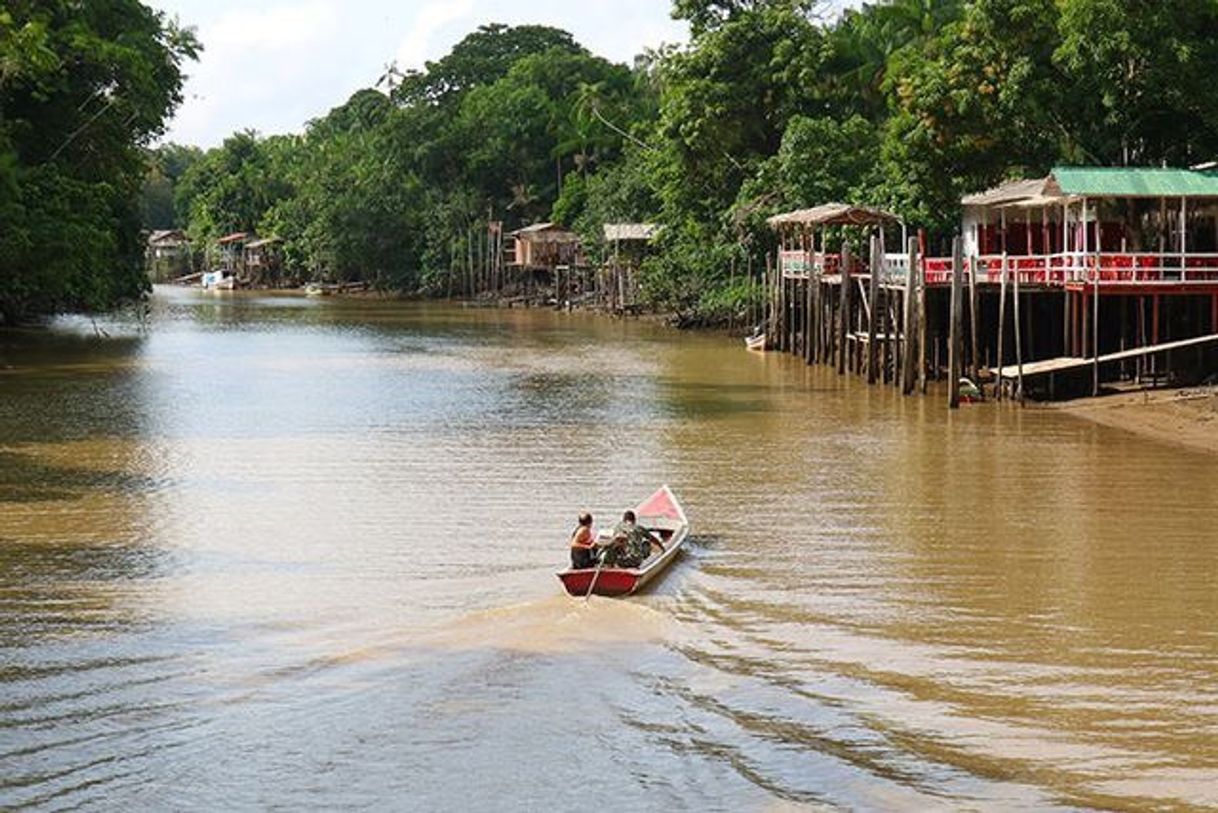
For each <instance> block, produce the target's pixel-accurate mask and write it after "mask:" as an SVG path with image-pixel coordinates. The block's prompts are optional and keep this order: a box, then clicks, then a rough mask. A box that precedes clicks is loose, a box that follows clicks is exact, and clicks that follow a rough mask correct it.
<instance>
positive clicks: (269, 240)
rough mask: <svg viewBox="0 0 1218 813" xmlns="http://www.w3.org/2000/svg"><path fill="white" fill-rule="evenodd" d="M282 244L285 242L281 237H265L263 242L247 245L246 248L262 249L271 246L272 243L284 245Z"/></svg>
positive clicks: (257, 241)
mask: <svg viewBox="0 0 1218 813" xmlns="http://www.w3.org/2000/svg"><path fill="white" fill-rule="evenodd" d="M282 242H283V240H282V239H281V238H279V237H265V238H263V239H261V240H254V241H253V242H250V243H246V244H245V247H246V248H262V247H263V246H269V245H271V244H272V243H282Z"/></svg>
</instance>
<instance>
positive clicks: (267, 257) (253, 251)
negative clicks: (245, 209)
mask: <svg viewBox="0 0 1218 813" xmlns="http://www.w3.org/2000/svg"><path fill="white" fill-rule="evenodd" d="M282 242H283V240H281V239H280V238H278V237H263V238H257V239H252V240H250V241H249V242H247V243H246V244H245V252H244V257H243V258H242V261H243V266H244V268H245V274H246V276H247V277H248V280H249V281H250V282H253V283H256V284H261V285H273V284H275V283H278V282H279V281H280V276H281V273H282V268H283V263H282V255H281V253H280V251H279V245H280V244H281V243H282Z"/></svg>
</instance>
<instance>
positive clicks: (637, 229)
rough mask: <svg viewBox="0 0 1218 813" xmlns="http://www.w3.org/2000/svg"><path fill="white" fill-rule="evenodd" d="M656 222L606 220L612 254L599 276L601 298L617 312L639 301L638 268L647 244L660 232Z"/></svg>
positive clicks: (627, 308) (605, 304)
mask: <svg viewBox="0 0 1218 813" xmlns="http://www.w3.org/2000/svg"><path fill="white" fill-rule="evenodd" d="M659 232H660V227H659V226H657V225H655V224H653V223H606V224H605V225H604V235H605V244H606V245H607V246H608V247H609V250H610V251H609V256H608V257H607V258H606V260H605V264H604V265H603V266H602V268H601V272H600V275H599V279H598V280H597V293H598V299H599V300H600V301H601V304H602V305H603V307H605V308H606V309H608V310H611V311H615V312H622V311H627V310H631V309H633V308H634V307H635V304H636V303H637V301H638V291H639V288H638V271H639V267H640V266H641V265H642V262H643V258H644V257H645V256H646V252H647V246H648V245H649V244H650V243H651V241H652V240H653V239H655V237H656V235H657V234H659Z"/></svg>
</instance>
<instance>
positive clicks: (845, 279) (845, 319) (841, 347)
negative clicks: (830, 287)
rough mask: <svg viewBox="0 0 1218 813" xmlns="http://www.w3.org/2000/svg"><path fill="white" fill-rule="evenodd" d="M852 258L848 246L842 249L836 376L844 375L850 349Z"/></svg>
mask: <svg viewBox="0 0 1218 813" xmlns="http://www.w3.org/2000/svg"><path fill="white" fill-rule="evenodd" d="M853 264H854V258H853V257H852V256H851V254H850V246H848V245H847V246H843V247H842V269H841V283H840V288H841V293H840V294H839V296H838V304H837V309H838V320H837V348H836V349H837V374H838V375H845V374H846V361H847V359H848V356H849V353H850V348H849V346H848V342H847V341H846V336H847V335H848V334H849V330H850V299H851V296H850V271H851V266H852V265H853Z"/></svg>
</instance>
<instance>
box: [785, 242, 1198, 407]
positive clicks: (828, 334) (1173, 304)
mask: <svg viewBox="0 0 1218 813" xmlns="http://www.w3.org/2000/svg"><path fill="white" fill-rule="evenodd" d="M961 248H962V245H961V240H960V238H956V239H955V241H954V243H953V250H952V257H951V260H950V269H948V270H947V273H946V278H944V277H943V275H941V276H940V277H939V278H938V279H936V284H934V285H927V284H926V275H925V273H924V272H923V268H924V262H923V257H922V251H921V249H920V241H919V240H918V239H917V238H911V239H910V240H909V241H908V245H907V247H906V249H907V250H906V252H905V253H904V255H893V254H887V255H886V254H885V253H884V249H883V243H882V240H881V238H880V237H875V238H873V239H872V240H871V242H870V245H869V246H868V249H869V250H868V251H867V254H866V256H863V257H859V256H856V255H855V254H854V253H853V252H852V250H851V249H850V247H849V245H846V246H843V248H842V251H841V255H840V261H839V263H838V268H837V271H838V273H836V274H831V275H830V274H824V273H823V270H824V269H823V268H822V267H821V266H820V265H819V264H817V263H814V262H808V263H807V272H806V274H802V275H798V274H787V275H784V274H783V273H782V267H781V263H780V262H772V263H768V264H767V265H768V271H767V274H768V280H767V282H768V285H769V289H768V290H769V296H768V300H769V301H768V303H767V305H768V310H769V314H770V318H769V319H767V320H766V326H767V344H768V345H769V346H770V347H771V348H772V349H776V350H779V351H782V352H787V353H792V354H794V355H796V356H798V357H800V358H802V359H803V360H804V361H805V362H806V363H807V364H823V365H828V366H832V367H834V368H836V370H837V372H838V373H839V374H841V375H845V374H847V373H850V374H854V375H858V376H865V377H866V379H867V381H868V382H869V383H872V384H884V385H889V386H894V387H899V388H900V389H901V391H902V392H903V393H905V394H913V393H915V392H917V393H923V394H924V393H926V392H927V388H928V381H936V380H945V381H946V382H947V384H948V386H947V387H946V390H947V393H946V394H947V401H948V405H949V406H950V407H953V408H954V407H956V406H958V405H959V403H960V402H961V380H962V379H966V384H967V383H969V382H975V383H976V384H978V385H980V386H981V387H983V388H985V389H987V390H988V391H989V393H990V394H991V396H992V397H997V398H1002V397H1013V398H1018V399H1019V400H1020V401H1022V400H1023V398H1024V395H1025V394H1027V395H1029V396H1031V397H1033V398H1035V399H1038V400H1042V399H1050V400H1051V399H1055V398H1062V397H1073V396H1086V395H1096V394H1098V393H1099V392H1100V390H1101V384H1102V382H1108V383H1111V382H1127V383H1129V384H1133V385H1136V386H1147V385H1150V386H1157V385H1161V384H1164V383H1167V384H1182V383H1199V382H1204V381H1205V380H1207V379H1206V376H1207V374H1209V375H1210V376H1211V377H1213V376H1212V373H1213V371H1214V370H1218V342H1216V343H1213V344H1207V345H1205V346H1197V347H1190V348H1188V349H1177V350H1165V351H1163V352H1145V353H1141V354H1137V355H1130V357H1128V358H1123V359H1121V360H1120V361H1114V362H1104V361H1103V360H1102V358H1101V357H1102V356H1103V355H1104V354H1110V353H1123V352H1125V351H1130V350H1133V351H1136V350H1137V349H1138V348H1143V349H1145V348H1148V347H1164V346H1166V344H1164V343H1168V342H1172V341H1175V340H1179V339H1189V338H1192V337H1199V336H1205V334H1207V332H1208V333H1209V334H1211V335H1215V334H1218V289H1216V290H1214V291H1210V290H1205V291H1201V290H1197V291H1195V292H1184V293H1180V292H1176V293H1164V294H1162V295H1160V294H1158V293H1146V292H1145V291H1144V290H1141V289H1124V290H1122V289H1110V290H1101V288H1100V287H1099V286H1098V285H1097V286H1096V287H1094V288H1092V287H1089V286H1086V285H1084V286H1074V287H1071V288H1067V287H1063V286H1061V285H1054V286H1048V285H1044V284H1029V283H1028V282H1026V281H1025V282H1023V283H1022V284H1021V274H1020V273H1018V272H1017V271H1015V270H1014V268H1013V266H1014V263H1012V270H1010V271H1009V272H1008V271H1007V270H1006V262H1005V261H1004V270H1003V272H1002V274H1001V275H1000V281H998V282H995V281H994V280H993V278H992V277H990V278H989V279H988V281H985V282H984V283H981V284H979V283H978V279H977V275H976V274H975V273H973V270H974V269H976V268H978V262H977V259H976V258H973V259H971V260H970V261H968V262H966V261H965V258H964V257H963V255H962V250H961ZM1101 302H1102V304H1101ZM1084 358H1085V359H1088V360H1090V361H1093V362H1094V363H1088V364H1087V365H1086V366H1085V367H1081V366H1080V365H1078V364H1074V365H1073V366H1072V368H1071V369H1070V370H1068V371H1064V372H1061V373H1056V374H1042V375H1039V376H1037V377H1036V378H1035V379H1031V378H1029V379H1027V380H1025V377H1024V372H1023V370H1024V366H1025V365H1028V364H1031V363H1033V362H1037V361H1043V360H1049V359H1063V360H1070V359H1075V360H1080V359H1084ZM1004 367H1005V368H1006V372H1007V377H1004V375H1003V372H1002V370H1003V368H1004Z"/></svg>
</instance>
